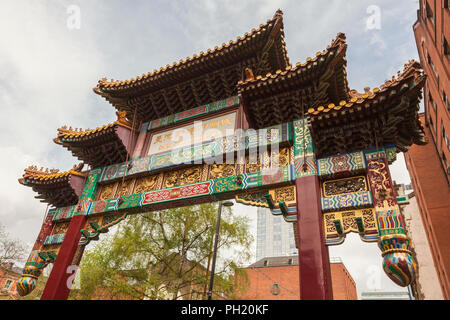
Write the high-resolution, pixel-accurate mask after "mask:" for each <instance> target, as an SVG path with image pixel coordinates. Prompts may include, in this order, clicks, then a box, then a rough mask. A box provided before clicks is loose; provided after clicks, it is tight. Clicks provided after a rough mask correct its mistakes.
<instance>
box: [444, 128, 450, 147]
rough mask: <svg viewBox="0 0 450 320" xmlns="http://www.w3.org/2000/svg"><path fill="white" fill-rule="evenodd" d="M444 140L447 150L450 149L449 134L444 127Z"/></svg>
mask: <svg viewBox="0 0 450 320" xmlns="http://www.w3.org/2000/svg"><path fill="white" fill-rule="evenodd" d="M442 138H444V141H445V145H446V146H447V149H450V145H449V141H448V137H447V133H446V132H445V128H444V126H442Z"/></svg>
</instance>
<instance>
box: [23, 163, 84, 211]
mask: <svg viewBox="0 0 450 320" xmlns="http://www.w3.org/2000/svg"><path fill="white" fill-rule="evenodd" d="M83 166H84V164H83V163H80V164H79V165H74V166H73V168H72V169H71V170H69V171H65V172H59V170H58V169H50V170H49V169H48V168H47V169H45V170H44V168H41V169H38V168H37V167H36V166H29V167H28V168H26V169H25V173H24V174H23V176H22V178H20V179H19V183H21V184H23V185H24V186H28V187H32V188H33V191H35V192H37V193H38V194H39V195H38V196H36V197H35V198H36V199H41V202H45V203H49V204H51V205H53V206H55V207H65V206H70V205H74V204H76V203H77V202H78V199H79V196H80V195H81V191H82V188H83V185H84V181H85V178H86V173H83V172H82V171H81V170H82V169H83Z"/></svg>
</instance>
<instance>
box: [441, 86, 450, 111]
mask: <svg viewBox="0 0 450 320" xmlns="http://www.w3.org/2000/svg"><path fill="white" fill-rule="evenodd" d="M442 100H443V101H444V105H445V106H446V107H447V109H450V100H449V99H448V97H447V95H446V94H445V91H444V89H442Z"/></svg>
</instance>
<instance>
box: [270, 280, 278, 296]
mask: <svg viewBox="0 0 450 320" xmlns="http://www.w3.org/2000/svg"><path fill="white" fill-rule="evenodd" d="M270 293H271V294H273V295H274V296H276V295H279V294H280V285H279V284H278V283H274V284H272V285H271V286H270Z"/></svg>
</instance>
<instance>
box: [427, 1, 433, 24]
mask: <svg viewBox="0 0 450 320" xmlns="http://www.w3.org/2000/svg"><path fill="white" fill-rule="evenodd" d="M425 3H426V11H427V18H428V19H430V20H431V22H432V23H433V24H434V12H433V10H432V9H431V7H430V5H429V4H428V1H425Z"/></svg>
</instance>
